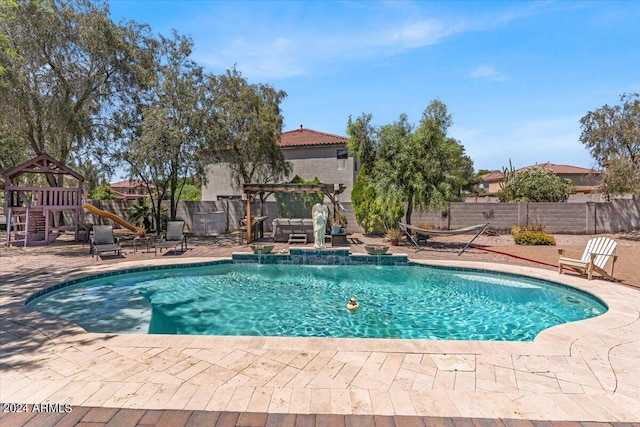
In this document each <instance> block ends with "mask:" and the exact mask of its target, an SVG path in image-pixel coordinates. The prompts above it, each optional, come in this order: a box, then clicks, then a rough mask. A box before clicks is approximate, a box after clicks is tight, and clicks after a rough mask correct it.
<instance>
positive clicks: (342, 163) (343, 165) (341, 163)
mask: <svg viewBox="0 0 640 427" xmlns="http://www.w3.org/2000/svg"><path fill="white" fill-rule="evenodd" d="M348 157H349V150H347V149H346V148H345V149H341V150H338V151H337V152H336V158H337V159H338V170H339V171H343V170H347V159H348Z"/></svg>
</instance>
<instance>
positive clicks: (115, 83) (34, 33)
mask: <svg viewBox="0 0 640 427" xmlns="http://www.w3.org/2000/svg"><path fill="white" fill-rule="evenodd" d="M147 33H148V29H147V28H146V27H144V26H141V25H138V24H135V23H133V22H130V23H127V24H126V25H118V24H115V23H114V22H113V21H112V20H111V19H110V18H109V15H108V8H107V6H106V4H104V3H102V2H100V1H90V0H65V1H62V0H25V1H20V2H17V1H12V0H5V1H1V2H0V34H1V35H2V36H1V42H2V48H1V49H0V64H2V67H3V69H2V72H1V73H0V98H1V99H2V107H1V109H0V133H1V134H2V140H3V142H4V141H9V142H10V143H11V144H12V145H13V144H15V145H13V146H14V148H15V149H16V151H18V150H22V151H25V152H27V153H29V155H35V154H41V153H48V154H49V155H51V156H53V157H55V158H56V159H58V160H60V161H61V162H63V163H69V161H70V160H71V159H74V160H75V159H82V158H88V157H91V155H92V154H93V152H94V151H93V150H94V149H95V148H98V147H99V146H101V145H104V144H106V143H107V141H108V139H109V131H110V124H111V120H112V118H113V114H114V112H115V111H116V110H117V109H118V106H120V105H126V104H127V103H128V100H129V95H130V94H131V90H132V88H133V87H134V84H133V82H134V81H136V80H139V79H143V78H144V77H143V76H144V74H145V69H146V65H147V64H148V63H149V59H150V58H149V56H148V51H147V50H146V49H145V46H146V40H147ZM12 160H13V159H5V158H3V163H8V162H10V161H12ZM47 180H48V181H49V184H51V185H56V184H57V182H56V180H57V177H56V176H55V175H48V176H47Z"/></svg>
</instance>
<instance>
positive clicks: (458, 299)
mask: <svg viewBox="0 0 640 427" xmlns="http://www.w3.org/2000/svg"><path fill="white" fill-rule="evenodd" d="M351 297H355V298H356V299H357V300H358V302H359V304H360V309H359V310H357V311H355V312H350V311H349V310H347V308H346V304H347V301H348V300H349V298H351ZM28 306H29V307H31V308H32V309H34V310H38V311H41V312H43V313H45V314H49V315H52V316H56V317H61V318H65V319H68V320H70V321H72V322H74V323H77V324H79V325H80V326H82V327H83V328H85V329H86V330H87V331H89V332H113V333H150V334H191V335H261V336H299V337H300V336H302V337H358V338H363V337H368V338H403V339H417V338H420V339H452V340H507V341H530V340H533V339H534V338H535V336H536V335H537V334H538V333H539V332H540V331H542V330H544V329H547V328H549V327H551V326H554V325H558V324H562V323H566V322H571V321H576V320H581V319H586V318H590V317H594V316H598V315H600V314H602V313H604V312H606V311H607V308H606V306H605V305H604V304H603V303H602V302H600V301H599V300H598V299H596V298H595V297H593V296H590V295H588V294H586V293H584V292H581V291H577V290H574V289H572V288H568V287H565V286H561V285H554V284H551V283H550V282H544V281H540V280H535V279H526V278H523V277H521V276H514V275H506V274H490V273H483V272H479V271H469V270H455V269H442V268H431V267H426V266H417V265H411V266H389V267H372V266H353V265H352V266H304V265H278V264H270V265H258V264H232V263H225V264H217V265H210V266H206V267H190V268H174V269H165V270H155V271H144V272H136V273H126V274H118V275H114V276H107V277H102V278H98V279H93V280H88V281H85V282H81V283H79V284H75V285H72V286H67V287H63V288H61V289H58V290H56V291H52V292H49V293H46V294H44V295H42V296H40V297H38V298H35V299H33V300H32V301H29V302H28Z"/></svg>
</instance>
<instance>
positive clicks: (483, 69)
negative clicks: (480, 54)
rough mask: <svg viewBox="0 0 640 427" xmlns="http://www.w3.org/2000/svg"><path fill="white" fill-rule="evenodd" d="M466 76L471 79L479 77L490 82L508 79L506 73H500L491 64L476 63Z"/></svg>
mask: <svg viewBox="0 0 640 427" xmlns="http://www.w3.org/2000/svg"><path fill="white" fill-rule="evenodd" d="M467 77H469V78H471V79H481V80H489V81H492V82H502V81H505V80H509V77H508V76H507V75H504V74H501V73H499V72H498V71H496V69H495V67H494V66H493V65H486V64H483V65H478V66H477V67H476V68H474V69H473V70H471V71H470V72H469V74H468V75H467Z"/></svg>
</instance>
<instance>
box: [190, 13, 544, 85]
mask: <svg viewBox="0 0 640 427" xmlns="http://www.w3.org/2000/svg"><path fill="white" fill-rule="evenodd" d="M426 13H427V12H425V11H423V12H419V11H418V12H416V11H413V13H408V12H407V11H404V14H403V15H402V16H400V17H398V16H397V15H395V14H389V16H386V14H385V10H384V9H383V10H382V12H380V13H378V14H376V15H373V16H369V15H367V16H368V17H367V16H362V20H361V21H355V22H352V21H349V19H348V18H347V17H345V18H344V22H340V21H339V20H338V19H336V20H334V21H331V22H326V21H322V18H318V19H320V21H318V22H309V24H308V25H300V22H302V21H300V20H297V19H296V20H293V21H292V22H280V23H278V24H277V25H276V23H272V22H264V21H263V20H261V19H262V18H260V17H257V16H255V17H254V18H255V20H254V21H253V22H252V20H250V19H248V18H249V17H245V21H244V24H237V25H234V26H233V27H231V26H229V27H225V30H227V31H221V33H220V35H219V37H220V40H216V41H215V42H214V43H211V41H210V42H209V43H206V41H205V40H203V43H201V42H197V43H196V46H199V47H198V52H196V56H197V59H198V60H199V61H202V62H203V63H205V64H206V65H208V66H210V67H213V68H217V69H225V68H228V67H230V66H232V65H233V64H236V63H237V64H238V65H239V68H240V69H241V70H243V73H244V72H245V71H246V74H250V75H251V77H253V78H286V77H292V76H297V75H303V74H310V73H312V72H313V71H314V70H315V69H317V68H319V67H324V66H326V65H327V64H335V63H340V62H345V61H351V60H354V59H362V58H376V57H389V56H393V55H397V54H400V53H403V52H406V51H408V50H412V49H417V48H421V47H424V46H429V45H434V44H437V43H441V42H442V41H443V40H445V39H446V38H449V37H452V36H454V35H456V34H462V33H465V32H471V31H486V30H489V29H492V28H495V27H496V26H499V25H503V24H504V23H506V22H509V21H512V20H515V19H519V18H521V17H523V16H525V15H527V14H530V13H531V10H530V9H529V8H523V9H522V10H520V11H515V12H514V11H513V10H507V11H504V12H503V13H501V14H491V15H486V16H474V17H455V18H448V17H440V18H437V17H433V16H429V17H425V16H424V15H425V14H426ZM255 21H259V22H255ZM212 25H213V23H212V22H207V23H206V24H204V25H201V26H202V27H205V28H206V27H207V26H209V27H211V26H212ZM239 34H241V36H238V35H239ZM285 35H286V36H285ZM202 37H203V38H206V37H207V36H206V32H202ZM201 46H206V47H204V48H202V47H201ZM481 67H490V66H481ZM474 72H475V73H476V74H478V73H480V74H482V73H484V75H482V76H479V77H483V78H488V79H491V80H502V79H506V78H507V77H506V76H504V75H502V74H499V73H497V72H495V70H492V69H491V68H486V69H485V68H479V69H477V70H474Z"/></svg>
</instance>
